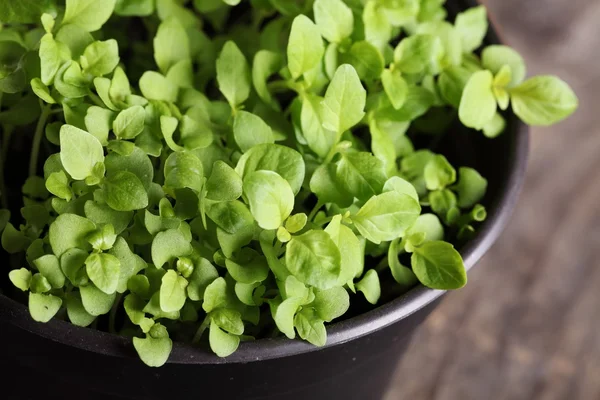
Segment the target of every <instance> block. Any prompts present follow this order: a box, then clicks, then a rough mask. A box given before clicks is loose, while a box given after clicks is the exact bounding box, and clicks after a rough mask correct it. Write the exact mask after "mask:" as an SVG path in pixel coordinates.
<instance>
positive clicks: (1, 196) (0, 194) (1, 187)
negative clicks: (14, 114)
mask: <svg viewBox="0 0 600 400" xmlns="http://www.w3.org/2000/svg"><path fill="white" fill-rule="evenodd" d="M3 96H4V92H0V112H1V111H2V97H3ZM3 133H4V137H3V138H2V139H3V140H2V146H4V147H2V152H1V153H0V154H1V155H0V201H1V202H2V208H8V199H7V198H6V185H5V184H4V160H5V159H6V154H7V152H8V151H7V149H8V140H7V139H8V138H7V136H10V135H7V133H6V132H3Z"/></svg>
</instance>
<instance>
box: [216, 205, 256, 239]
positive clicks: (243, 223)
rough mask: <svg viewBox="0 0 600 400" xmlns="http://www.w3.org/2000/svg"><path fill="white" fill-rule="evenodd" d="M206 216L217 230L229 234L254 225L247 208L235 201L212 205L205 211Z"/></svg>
mask: <svg viewBox="0 0 600 400" xmlns="http://www.w3.org/2000/svg"><path fill="white" fill-rule="evenodd" d="M206 214H207V215H208V217H209V218H210V219H211V220H212V221H213V222H214V223H215V224H216V225H217V226H218V227H219V228H221V229H223V230H224V231H225V232H227V233H230V234H234V233H236V232H238V231H240V230H244V229H245V228H246V227H248V226H253V224H254V218H252V214H251V213H250V211H249V210H248V207H246V205H245V204H244V203H242V202H240V201H237V200H234V201H224V202H220V203H216V204H212V205H210V206H209V207H208V208H207V209H206Z"/></svg>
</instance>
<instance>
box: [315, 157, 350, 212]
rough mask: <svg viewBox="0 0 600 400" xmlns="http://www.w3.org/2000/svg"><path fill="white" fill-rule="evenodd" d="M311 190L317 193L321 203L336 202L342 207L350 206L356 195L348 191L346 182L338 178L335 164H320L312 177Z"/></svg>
mask: <svg viewBox="0 0 600 400" xmlns="http://www.w3.org/2000/svg"><path fill="white" fill-rule="evenodd" d="M310 190H311V191H312V192H313V193H314V194H316V195H317V197H318V198H319V201H320V202H321V203H324V204H327V203H335V204H337V205H338V206H340V207H349V206H350V205H351V204H352V202H353V201H354V196H353V195H352V194H350V193H348V192H347V191H346V188H345V185H344V182H343V181H341V180H339V179H338V178H337V166H336V165H335V164H323V165H320V166H319V167H318V168H317V170H316V171H315V173H314V174H313V176H312V177H311V179H310Z"/></svg>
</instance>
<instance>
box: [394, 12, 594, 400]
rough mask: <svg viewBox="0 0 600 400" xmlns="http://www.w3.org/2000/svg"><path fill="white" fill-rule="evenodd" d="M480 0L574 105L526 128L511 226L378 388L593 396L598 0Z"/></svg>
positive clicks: (485, 395) (419, 394) (486, 395)
mask: <svg viewBox="0 0 600 400" xmlns="http://www.w3.org/2000/svg"><path fill="white" fill-rule="evenodd" d="M485 3H486V4H487V6H488V9H489V10H490V12H491V13H492V15H493V19H494V20H495V21H496V22H497V23H498V24H499V25H500V26H501V29H500V30H501V32H502V35H503V37H504V38H505V40H507V41H508V42H509V43H510V44H511V45H513V46H514V47H515V48H516V49H518V50H519V51H520V52H521V53H522V54H523V55H524V56H525V58H526V60H527V62H528V65H529V67H530V68H529V70H530V71H531V73H535V74H539V73H552V74H559V75H560V76H561V77H562V78H563V79H565V80H566V81H567V82H569V83H570V84H571V85H572V86H573V87H574V89H575V91H576V92H577V93H578V95H579V97H580V100H581V103H582V105H581V107H580V110H579V111H578V112H577V113H576V115H575V116H574V117H572V118H571V119H569V120H568V121H566V122H563V123H561V124H559V125H557V126H554V127H551V128H545V129H534V131H533V143H532V150H531V152H532V154H531V163H530V166H529V171H528V175H527V181H526V186H525V189H524V191H523V194H522V197H521V200H520V202H519V205H518V206H517V210H516V212H515V214H514V217H513V219H512V221H511V223H510V225H509V227H508V228H507V230H506V231H505V233H504V234H503V235H502V237H501V238H500V240H499V241H498V242H497V244H496V245H495V246H494V247H493V248H492V250H491V251H490V252H489V253H488V255H487V256H486V257H485V258H484V259H483V260H482V261H481V263H480V265H479V266H478V267H477V268H476V269H475V271H473V273H472V274H471V275H470V282H469V284H468V286H467V287H466V288H465V289H463V290H461V291H459V292H456V293H451V294H449V295H448V296H447V297H446V299H445V300H444V302H443V303H442V304H441V305H440V307H439V308H438V310H436V311H435V312H434V313H433V314H432V316H431V317H430V319H429V320H428V321H427V322H426V323H425V324H424V325H423V327H421V328H420V330H419V331H418V332H417V334H416V335H415V338H414V339H413V342H412V344H411V347H410V349H409V351H408V353H407V354H406V356H405V357H404V358H403V359H402V360H401V362H400V363H399V365H398V370H397V373H396V378H395V380H394V382H393V384H392V386H391V387H390V390H389V393H388V396H387V397H386V400H398V399H419V400H421V399H423V400H427V399H436V400H437V399H444V400H446V399H448V400H455V399H461V400H469V399H474V400H480V399H511V400H512V399H523V400H533V399H543V400H546V399H548V400H550V399H552V400H555V399H583V400H588V399H598V398H600V361H599V360H600V318H599V317H600V311H599V310H600V308H599V307H598V300H599V298H600V175H599V173H598V172H599V171H600V157H598V155H599V154H600V132H599V130H600V129H599V128H598V127H600V111H599V110H600V107H599V105H598V102H597V100H596V97H597V96H598V95H597V94H598V93H600V67H599V66H600V52H598V51H597V50H596V49H600V35H598V27H597V21H598V20H600V3H598V2H597V1H595V0H571V1H568V2H565V1H562V0H527V1H522V0H486V1H485Z"/></svg>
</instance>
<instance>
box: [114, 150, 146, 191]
mask: <svg viewBox="0 0 600 400" xmlns="http://www.w3.org/2000/svg"><path fill="white" fill-rule="evenodd" d="M104 163H105V164H106V175H107V176H108V177H109V178H111V177H113V176H115V175H117V174H119V173H120V172H121V171H127V172H131V173H132V174H134V175H135V176H137V177H138V179H139V180H140V182H142V185H144V188H145V189H146V191H148V192H150V188H151V187H152V180H153V178H154V166H153V165H152V161H150V158H148V156H147V155H146V153H144V151H143V150H142V149H140V148H138V147H136V148H135V149H134V150H133V152H132V153H131V154H130V155H128V156H124V155H120V154H117V153H111V154H109V155H107V156H106V160H105V162H104Z"/></svg>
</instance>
